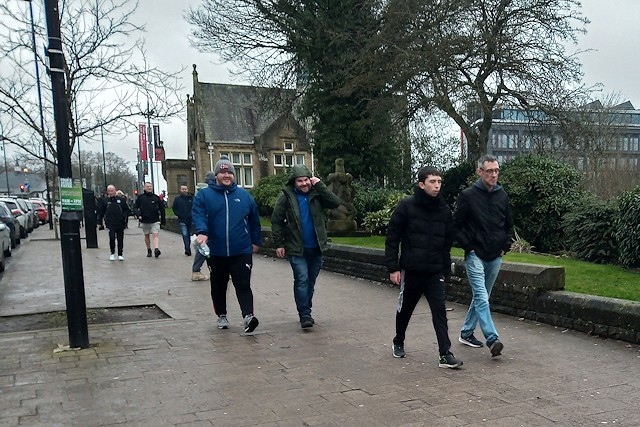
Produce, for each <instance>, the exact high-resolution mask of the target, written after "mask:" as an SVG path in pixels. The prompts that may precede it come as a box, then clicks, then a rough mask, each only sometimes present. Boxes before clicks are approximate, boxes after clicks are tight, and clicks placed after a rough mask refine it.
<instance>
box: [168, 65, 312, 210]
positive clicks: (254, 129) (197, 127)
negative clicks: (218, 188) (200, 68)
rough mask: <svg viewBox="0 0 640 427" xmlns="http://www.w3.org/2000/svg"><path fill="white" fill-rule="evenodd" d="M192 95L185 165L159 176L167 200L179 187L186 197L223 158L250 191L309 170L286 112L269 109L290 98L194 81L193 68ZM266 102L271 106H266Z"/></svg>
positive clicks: (301, 131)
mask: <svg viewBox="0 0 640 427" xmlns="http://www.w3.org/2000/svg"><path fill="white" fill-rule="evenodd" d="M192 75H193V95H191V96H188V97H187V141H186V144H187V159H167V160H165V161H163V162H162V171H163V175H164V178H165V180H166V181H167V191H168V193H169V198H170V200H173V198H174V197H176V196H177V195H178V194H179V189H180V186H181V185H187V186H188V187H189V189H190V190H191V191H193V189H194V188H195V184H196V183H198V182H203V181H204V177H205V175H206V173H207V172H208V171H210V170H213V166H214V165H215V163H216V162H217V161H218V160H219V159H220V157H221V156H222V155H226V156H228V157H229V159H230V160H231V162H232V163H233V165H234V167H235V170H236V182H237V184H238V185H239V186H242V187H244V188H252V187H254V186H255V185H256V184H257V183H258V181H260V179H261V178H262V177H265V176H268V175H272V174H276V173H284V172H285V171H286V169H287V167H290V166H293V165H295V164H304V165H306V166H307V167H309V169H313V168H312V165H311V162H312V152H311V150H312V145H311V144H310V140H309V138H308V136H307V132H306V131H305V128H304V127H303V126H302V124H301V123H300V122H299V121H298V120H297V119H296V117H295V116H294V114H293V113H292V112H291V110H289V112H288V113H283V112H282V110H281V109H280V111H278V109H276V108H274V107H271V106H273V105H275V104H276V103H275V102H274V101H273V100H274V99H276V98H283V97H287V96H291V97H292V96H293V95H294V94H293V92H289V91H277V90H274V89H269V88H262V87H255V86H242V85H231V84H219V83H205V82H200V81H199V80H198V72H197V70H196V66H195V65H194V66H193V73H192ZM270 100H271V101H270Z"/></svg>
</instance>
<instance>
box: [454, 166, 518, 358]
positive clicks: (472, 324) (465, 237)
mask: <svg viewBox="0 0 640 427" xmlns="http://www.w3.org/2000/svg"><path fill="white" fill-rule="evenodd" d="M476 173H477V174H478V176H479V177H480V178H479V179H478V181H476V183H475V184H473V185H472V186H471V187H469V188H467V189H466V190H463V191H462V192H461V193H460V195H459V196H458V201H457V203H456V211H455V214H454V216H453V223H454V229H455V230H456V240H457V241H458V243H459V244H460V247H461V248H462V249H464V264H465V268H466V270H467V279H468V280H469V285H470V286H471V292H472V294H473V297H472V299H471V305H470V306H469V311H468V312H467V317H466V318H465V320H464V324H463V325H462V329H461V330H460V337H459V338H458V341H460V342H461V343H462V344H465V345H468V346H470V347H475V348H478V347H482V342H481V341H480V340H478V339H477V338H476V337H475V336H474V335H473V332H474V330H475V329H476V326H477V325H478V323H479V324H480V329H481V330H482V334H483V335H484V337H485V339H486V340H487V341H486V342H487V347H489V350H490V352H491V357H495V356H499V355H500V354H502V349H503V348H504V345H503V344H502V342H501V341H500V339H499V336H498V331H497V330H496V327H495V325H494V323H493V319H492V318H491V309H490V307H489V297H490V296H491V290H492V289H493V284H494V283H495V281H496V279H497V278H498V273H500V266H501V265H502V256H503V255H504V254H506V253H507V252H508V251H509V249H510V248H511V241H512V239H513V217H512V216H511V209H510V207H509V198H508V196H507V193H506V192H505V191H504V189H503V188H502V186H501V185H500V184H499V183H498V174H499V173H500V168H499V166H498V160H497V159H496V158H495V157H494V156H492V155H485V156H482V157H481V158H480V159H479V160H478V168H477V169H476Z"/></svg>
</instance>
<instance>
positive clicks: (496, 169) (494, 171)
mask: <svg viewBox="0 0 640 427" xmlns="http://www.w3.org/2000/svg"><path fill="white" fill-rule="evenodd" d="M480 169H482V170H483V171H485V172H486V173H487V174H488V175H493V174H494V173H495V174H496V175H497V174H499V173H500V169H498V168H495V169H483V168H480Z"/></svg>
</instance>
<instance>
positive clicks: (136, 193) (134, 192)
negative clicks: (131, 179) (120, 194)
mask: <svg viewBox="0 0 640 427" xmlns="http://www.w3.org/2000/svg"><path fill="white" fill-rule="evenodd" d="M133 194H135V195H136V196H137V195H138V189H137V188H136V189H135V190H133Z"/></svg>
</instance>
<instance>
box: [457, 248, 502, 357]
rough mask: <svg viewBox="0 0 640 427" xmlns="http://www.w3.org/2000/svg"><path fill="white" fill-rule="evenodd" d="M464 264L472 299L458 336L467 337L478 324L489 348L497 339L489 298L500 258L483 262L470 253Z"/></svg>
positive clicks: (498, 268)
mask: <svg viewBox="0 0 640 427" xmlns="http://www.w3.org/2000/svg"><path fill="white" fill-rule="evenodd" d="M464 263H465V267H466V269H467V279H468V280H469V285H471V292H472V293H473V297H472V299H471V305H470V306H469V311H468V312H467V317H466V318H465V320H464V325H462V329H461V330H460V336H461V337H468V336H469V335H471V334H472V333H473V331H474V330H475V329H476V326H477V325H478V323H480V329H481V330H482V334H483V335H484V337H485V338H486V340H487V346H490V345H491V344H493V342H494V341H495V340H497V339H498V332H497V331H496V327H495V325H494V324H493V319H492V318H491V310H490V308H489V296H491V290H492V289H493V284H494V282H495V281H496V279H497V278H498V273H499V272H500V266H501V265H502V257H498V258H496V259H494V260H493V261H483V260H481V259H480V258H478V256H477V255H476V254H475V253H470V254H468V255H467V256H466V258H465V260H464Z"/></svg>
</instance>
